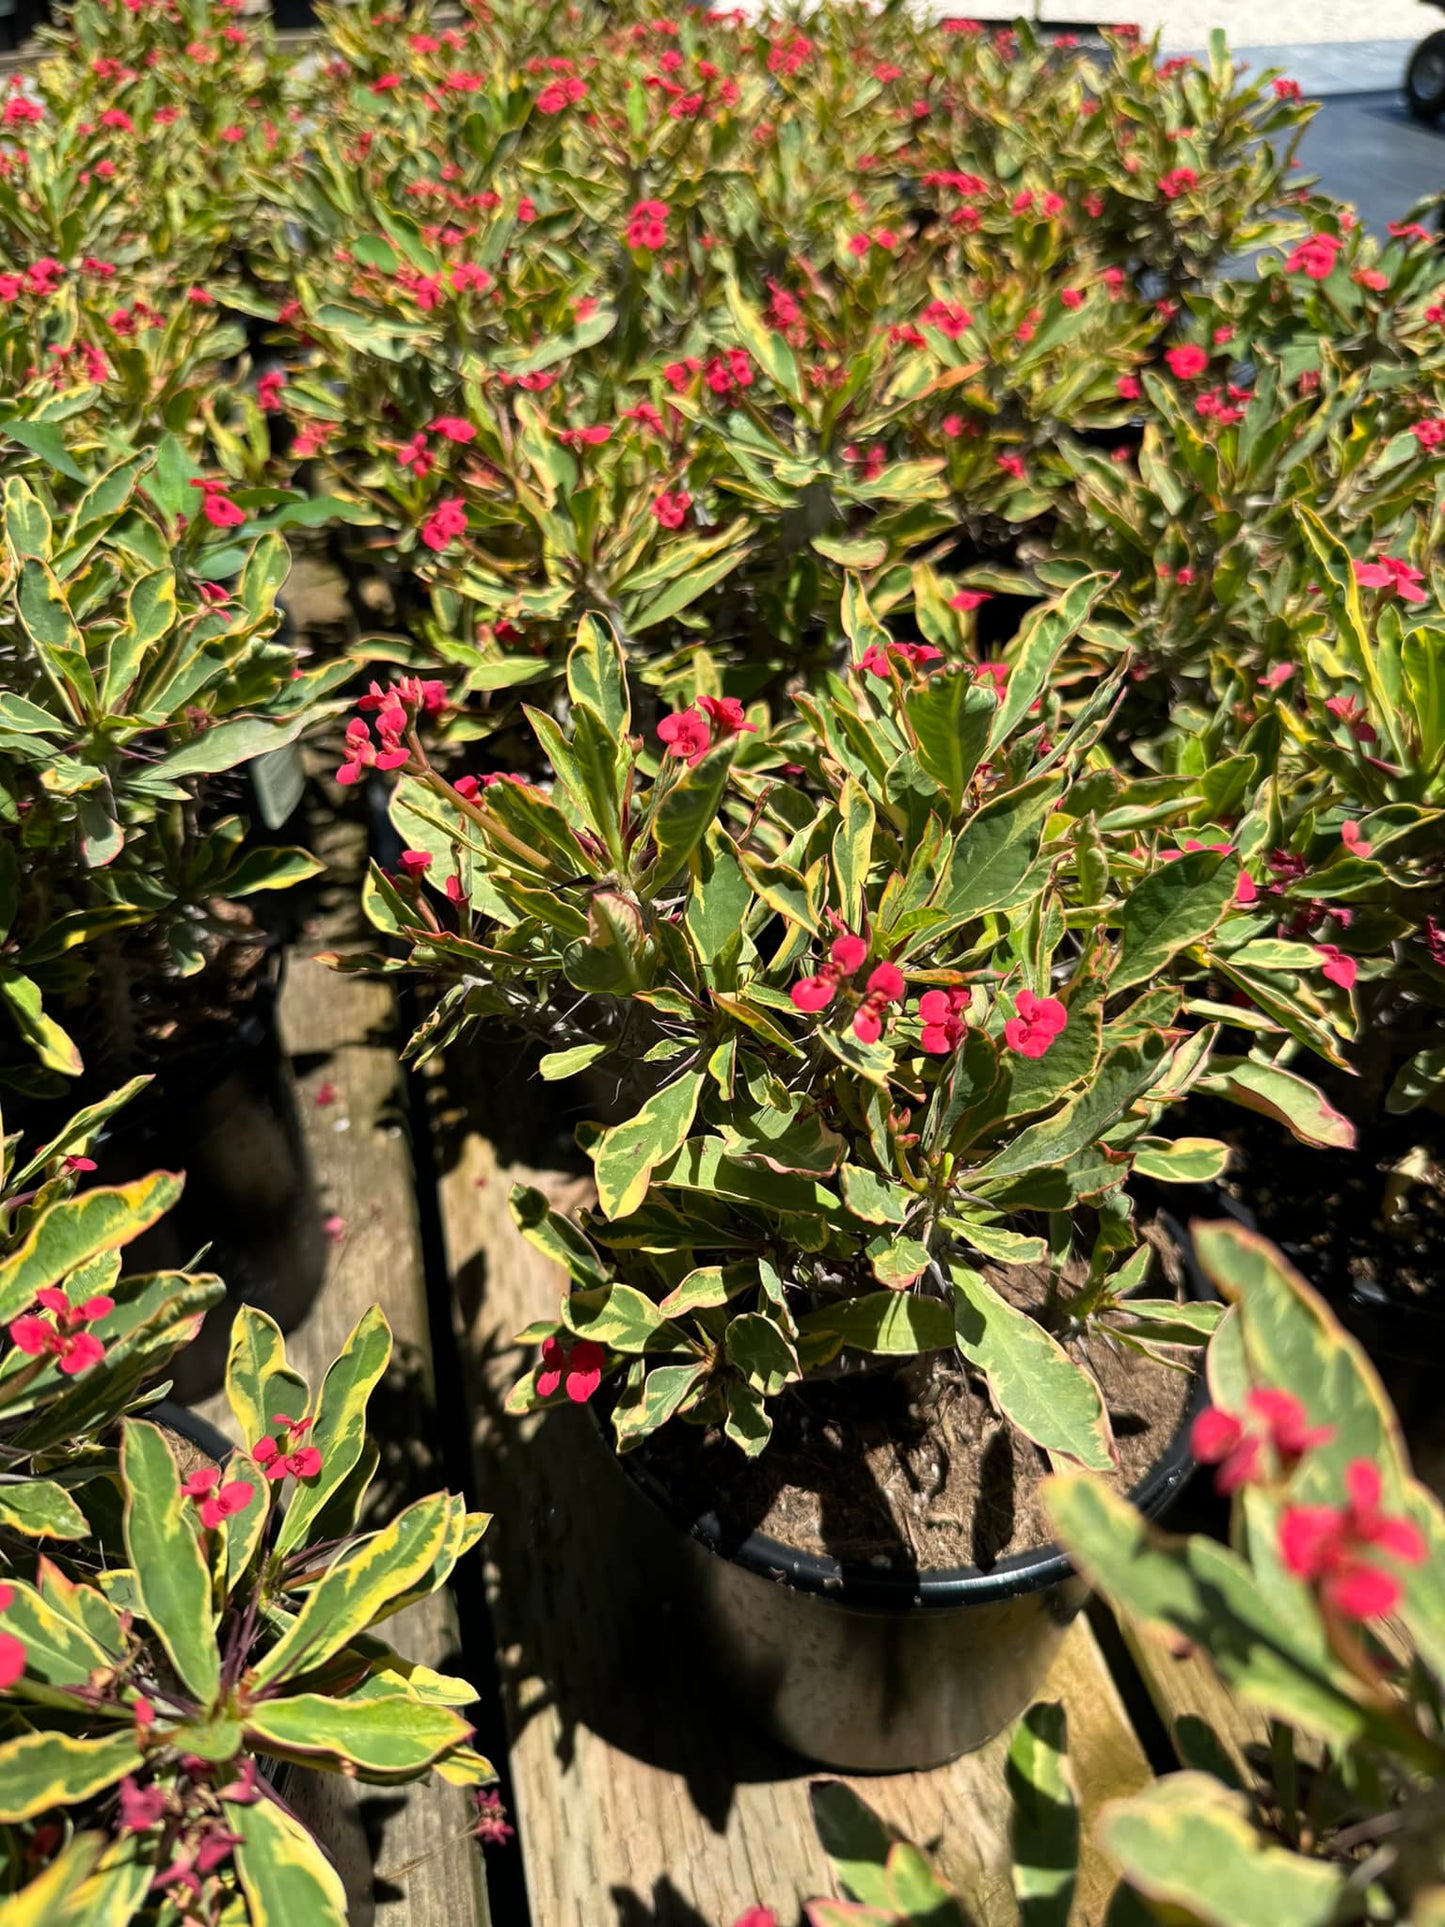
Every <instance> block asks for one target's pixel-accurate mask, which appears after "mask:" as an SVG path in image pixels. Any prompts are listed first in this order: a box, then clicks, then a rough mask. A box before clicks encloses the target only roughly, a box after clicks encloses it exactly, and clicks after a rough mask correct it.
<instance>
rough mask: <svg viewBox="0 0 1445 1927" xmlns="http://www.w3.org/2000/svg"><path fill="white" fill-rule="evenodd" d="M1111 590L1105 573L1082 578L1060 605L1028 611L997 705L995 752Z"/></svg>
mask: <svg viewBox="0 0 1445 1927" xmlns="http://www.w3.org/2000/svg"><path fill="white" fill-rule="evenodd" d="M1108 586H1109V577H1108V576H1106V575H1086V576H1081V577H1080V578H1079V580H1078V581H1077V582H1075V583H1074V584H1073V585H1072V587H1071V588H1069V589H1067V590H1066V591H1065V593H1064V594H1063V595H1062V596H1060V597H1059V599H1058V601H1057V602H1054V603H1049V604H1046V605H1045V606H1044V607H1042V608H1038V609H1031V610H1030V611H1029V613H1028V615H1027V616H1026V617H1025V618H1024V622H1023V627H1022V628H1021V629H1020V631H1019V635H1018V639H1017V641H1016V642H1015V643H1014V644H1013V645H1011V647H1010V649H1009V657H1010V662H1011V668H1010V673H1009V679H1008V686H1007V688H1006V689H1005V691H1004V696H1003V701H1002V702H1001V703H1000V704H999V706H998V715H997V717H996V719H995V721H994V726H993V735H992V740H991V743H990V747H991V748H994V749H997V748H998V747H999V745H1000V744H1002V743H1005V742H1007V741H1008V738H1009V737H1010V735H1011V734H1012V733H1013V731H1014V729H1015V728H1016V727H1017V726H1018V724H1019V723H1021V722H1022V721H1023V719H1024V718H1025V717H1026V716H1027V715H1028V713H1029V710H1030V709H1031V708H1032V706H1033V704H1034V703H1035V702H1036V701H1037V699H1038V698H1039V697H1040V696H1041V695H1042V694H1043V693H1044V691H1045V690H1046V689H1047V688H1048V686H1049V678H1050V676H1051V675H1052V673H1053V668H1054V664H1055V663H1056V662H1057V661H1058V659H1059V657H1060V655H1061V654H1062V653H1063V650H1064V647H1065V645H1066V644H1067V643H1069V642H1071V641H1072V640H1073V638H1074V637H1075V636H1076V635H1077V634H1078V633H1079V631H1080V629H1082V628H1083V626H1084V624H1085V623H1086V622H1087V621H1088V619H1089V617H1090V616H1091V615H1092V614H1093V611H1094V607H1095V605H1096V604H1097V602H1098V601H1099V598H1100V597H1101V596H1102V595H1103V593H1104V591H1105V590H1106V589H1107V588H1108Z"/></svg>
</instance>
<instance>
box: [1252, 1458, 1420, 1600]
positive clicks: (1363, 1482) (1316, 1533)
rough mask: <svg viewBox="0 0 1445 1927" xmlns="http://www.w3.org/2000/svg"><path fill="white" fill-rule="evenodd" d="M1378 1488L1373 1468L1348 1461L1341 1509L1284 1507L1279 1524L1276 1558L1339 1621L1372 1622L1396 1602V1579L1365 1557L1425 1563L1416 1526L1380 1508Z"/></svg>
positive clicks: (1398, 1593)
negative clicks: (1305, 1583)
mask: <svg viewBox="0 0 1445 1927" xmlns="http://www.w3.org/2000/svg"><path fill="white" fill-rule="evenodd" d="M1381 1484H1382V1481H1381V1478H1380V1469H1379V1467H1378V1466H1377V1465H1373V1464H1371V1462H1370V1461H1369V1460H1368V1459H1354V1460H1352V1461H1351V1463H1350V1465H1349V1466H1348V1467H1347V1468H1346V1470H1345V1491H1346V1493H1347V1494H1348V1495H1349V1496H1348V1500H1347V1503H1346V1504H1345V1505H1343V1506H1330V1505H1297V1506H1290V1507H1289V1509H1288V1510H1287V1511H1286V1512H1285V1514H1284V1516H1283V1517H1282V1518H1281V1520H1280V1522H1279V1554H1280V1558H1281V1559H1282V1560H1283V1561H1284V1563H1285V1565H1286V1566H1287V1567H1288V1569H1289V1570H1290V1571H1291V1572H1292V1573H1294V1574H1295V1575H1296V1577H1298V1578H1300V1579H1304V1580H1307V1581H1308V1582H1309V1583H1310V1584H1311V1585H1312V1586H1315V1587H1317V1588H1318V1591H1319V1595H1320V1600H1321V1603H1322V1604H1323V1605H1324V1606H1325V1607H1326V1609H1327V1610H1333V1611H1335V1612H1337V1613H1339V1614H1340V1616H1341V1617H1342V1618H1344V1619H1378V1618H1379V1617H1380V1616H1381V1615H1382V1614H1383V1613H1388V1612H1393V1611H1394V1609H1395V1607H1396V1606H1397V1605H1398V1604H1399V1602H1400V1597H1401V1594H1402V1592H1403V1590H1404V1588H1403V1587H1402V1585H1401V1583H1400V1581H1399V1580H1398V1579H1397V1578H1396V1576H1395V1575H1394V1574H1393V1573H1391V1572H1385V1571H1382V1570H1381V1568H1380V1567H1379V1566H1377V1565H1374V1564H1372V1563H1371V1560H1370V1558H1369V1556H1368V1555H1370V1554H1372V1553H1380V1552H1383V1553H1387V1554H1388V1555H1389V1556H1390V1557H1391V1558H1392V1559H1397V1560H1398V1561H1399V1562H1400V1564H1401V1565H1404V1566H1419V1565H1423V1564H1424V1561H1425V1541H1424V1538H1423V1536H1422V1535H1421V1533H1420V1530H1419V1528H1418V1527H1417V1526H1416V1525H1415V1524H1414V1523H1413V1522H1412V1521H1411V1520H1409V1519H1404V1518H1392V1517H1390V1516H1389V1515H1388V1514H1387V1513H1384V1512H1382V1511H1381V1510H1380V1491H1381Z"/></svg>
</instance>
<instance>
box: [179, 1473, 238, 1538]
mask: <svg viewBox="0 0 1445 1927" xmlns="http://www.w3.org/2000/svg"><path fill="white" fill-rule="evenodd" d="M220 1478H221V1469H220V1467H219V1466H216V1465H203V1466H201V1467H200V1469H199V1470H198V1471H195V1472H193V1473H192V1474H191V1476H190V1477H189V1478H188V1479H187V1480H186V1482H185V1484H184V1485H182V1487H181V1491H182V1492H183V1493H184V1494H185V1496H186V1497H187V1498H188V1499H198V1500H199V1501H200V1505H199V1507H198V1508H197V1509H198V1510H199V1512H200V1515H201V1524H202V1525H203V1526H205V1527H206V1529H207V1530H208V1531H214V1529H215V1528H216V1527H217V1526H218V1525H220V1523H221V1521H222V1520H223V1519H229V1518H230V1517H231V1516H232V1514H233V1513H237V1512H244V1511H245V1509H246V1507H247V1506H248V1505H249V1504H250V1503H251V1501H252V1499H254V1498H255V1496H256V1488H255V1486H254V1485H252V1483H251V1481H250V1480H249V1479H231V1480H230V1481H229V1482H228V1483H227V1484H225V1485H221V1484H220Z"/></svg>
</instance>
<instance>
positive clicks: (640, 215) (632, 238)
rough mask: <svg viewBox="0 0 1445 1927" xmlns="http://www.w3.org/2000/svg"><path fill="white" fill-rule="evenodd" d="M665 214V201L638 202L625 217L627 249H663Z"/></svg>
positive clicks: (665, 224)
mask: <svg viewBox="0 0 1445 1927" xmlns="http://www.w3.org/2000/svg"><path fill="white" fill-rule="evenodd" d="M667 213H668V209H667V202H666V201H639V202H638V203H637V205H636V206H635V207H634V208H633V210H632V212H631V213H630V214H629V215H628V217H627V245H628V247H630V248H660V247H665V246H666V245H667Z"/></svg>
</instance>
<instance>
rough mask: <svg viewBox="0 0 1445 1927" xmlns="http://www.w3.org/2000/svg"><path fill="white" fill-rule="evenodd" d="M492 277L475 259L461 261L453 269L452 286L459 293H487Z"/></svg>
mask: <svg viewBox="0 0 1445 1927" xmlns="http://www.w3.org/2000/svg"><path fill="white" fill-rule="evenodd" d="M491 285H492V277H491V276H490V275H489V274H488V273H487V271H486V269H485V268H479V267H478V266H477V265H476V263H475V262H473V261H459V262H458V263H457V265H456V266H455V267H454V268H453V269H452V286H453V288H454V289H455V290H456V292H457V293H458V294H473V293H475V294H485V293H486V291H487V289H488V288H489V287H491Z"/></svg>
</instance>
